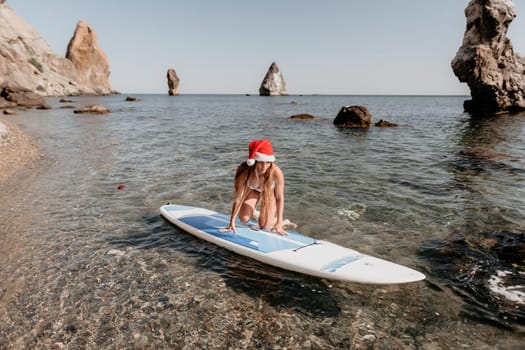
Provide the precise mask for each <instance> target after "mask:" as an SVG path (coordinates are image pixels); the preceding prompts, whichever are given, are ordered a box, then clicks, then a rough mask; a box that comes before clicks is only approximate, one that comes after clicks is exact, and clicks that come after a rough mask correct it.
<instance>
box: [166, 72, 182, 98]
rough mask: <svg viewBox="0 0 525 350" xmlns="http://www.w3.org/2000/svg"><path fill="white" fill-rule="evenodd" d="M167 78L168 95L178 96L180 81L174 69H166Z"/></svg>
mask: <svg viewBox="0 0 525 350" xmlns="http://www.w3.org/2000/svg"><path fill="white" fill-rule="evenodd" d="M167 78H168V94H169V95H170V96H177V95H178V94H179V82H180V79H179V77H178V76H177V72H175V69H173V68H170V69H168V73H167Z"/></svg>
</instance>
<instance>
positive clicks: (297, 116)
mask: <svg viewBox="0 0 525 350" xmlns="http://www.w3.org/2000/svg"><path fill="white" fill-rule="evenodd" d="M289 119H292V120H317V119H319V118H317V117H314V116H313V115H311V114H307V113H301V114H294V115H292V116H291V117H290V118H289Z"/></svg>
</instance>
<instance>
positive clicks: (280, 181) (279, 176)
mask: <svg viewBox="0 0 525 350" xmlns="http://www.w3.org/2000/svg"><path fill="white" fill-rule="evenodd" d="M274 195H275V206H276V208H275V209H276V215H277V222H276V223H275V225H274V227H273V229H274V230H275V231H276V232H277V233H279V234H281V235H287V233H286V231H285V230H284V229H283V220H284V219H283V215H284V175H283V172H282V171H281V169H280V168H279V167H277V166H276V169H275V188H274Z"/></svg>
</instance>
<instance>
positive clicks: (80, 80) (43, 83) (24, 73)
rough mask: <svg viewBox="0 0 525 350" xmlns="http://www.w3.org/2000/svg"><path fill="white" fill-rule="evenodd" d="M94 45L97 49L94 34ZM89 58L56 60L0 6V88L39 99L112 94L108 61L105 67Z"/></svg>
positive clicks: (26, 27) (85, 55)
mask: <svg viewBox="0 0 525 350" xmlns="http://www.w3.org/2000/svg"><path fill="white" fill-rule="evenodd" d="M74 38H75V37H73V39H74ZM73 39H72V41H73ZM93 41H94V42H95V45H96V38H95V36H94V33H93ZM100 52H101V50H100ZM90 55H91V54H90V52H89V50H88V51H87V52H82V50H78V55H76V56H75V55H72V56H71V57H72V59H73V60H71V59H68V58H65V57H61V56H58V55H57V54H55V53H54V52H53V51H52V50H51V48H50V47H49V45H48V44H47V42H46V41H45V40H44V39H43V38H42V37H41V36H40V35H39V34H38V33H37V32H36V31H35V30H34V29H33V28H32V27H31V26H30V25H29V24H28V23H27V22H26V21H25V20H24V19H23V18H21V17H20V16H18V15H17V14H16V13H15V12H14V11H13V10H12V9H11V8H10V7H9V6H7V5H6V4H4V3H3V2H0V87H1V86H10V87H20V88H25V89H29V90H31V91H33V92H35V93H37V94H39V95H42V96H61V95H82V94H88V95H105V94H111V93H113V92H114V91H113V90H112V89H111V87H110V84H109V64H108V63H107V59H105V62H106V65H105V66H104V65H101V64H99V63H96V62H95V61H93V57H94V56H93V55H91V56H90ZM102 55H103V53H102ZM73 57H75V58H73ZM103 57H104V58H105V55H103ZM79 62H82V63H80V64H79ZM89 62H91V63H93V64H92V65H90V64H91V63H89ZM86 66H90V67H89V68H86ZM88 71H89V72H88ZM86 72H88V73H86Z"/></svg>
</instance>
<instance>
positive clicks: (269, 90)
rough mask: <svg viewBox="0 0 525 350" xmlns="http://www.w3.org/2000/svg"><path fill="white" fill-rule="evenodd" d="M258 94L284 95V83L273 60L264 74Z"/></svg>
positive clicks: (285, 92) (285, 93)
mask: <svg viewBox="0 0 525 350" xmlns="http://www.w3.org/2000/svg"><path fill="white" fill-rule="evenodd" d="M259 95H260V96H286V95H288V91H286V83H285V82H284V78H283V75H282V73H281V71H280V70H279V67H278V66H277V64H276V63H275V62H273V63H272V64H271V66H270V68H269V69H268V72H267V73H266V75H265V76H264V79H263V82H262V83H261V87H260V88H259Z"/></svg>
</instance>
